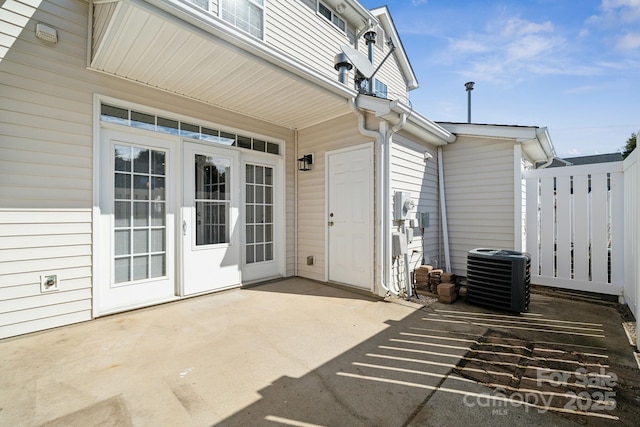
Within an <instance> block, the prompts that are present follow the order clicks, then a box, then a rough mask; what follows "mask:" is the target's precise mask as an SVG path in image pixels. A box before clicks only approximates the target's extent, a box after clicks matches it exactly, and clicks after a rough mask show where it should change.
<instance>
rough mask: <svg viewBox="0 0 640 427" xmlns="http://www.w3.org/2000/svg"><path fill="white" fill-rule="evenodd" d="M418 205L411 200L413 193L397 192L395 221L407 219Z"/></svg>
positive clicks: (395, 196)
mask: <svg viewBox="0 0 640 427" xmlns="http://www.w3.org/2000/svg"><path fill="white" fill-rule="evenodd" d="M415 205H416V203H415V202H414V201H413V199H412V198H411V193H409V192H406V191H396V193H395V194H394V210H393V219H395V220H403V219H407V214H408V213H409V211H410V210H411V209H413V208H414V207H415Z"/></svg>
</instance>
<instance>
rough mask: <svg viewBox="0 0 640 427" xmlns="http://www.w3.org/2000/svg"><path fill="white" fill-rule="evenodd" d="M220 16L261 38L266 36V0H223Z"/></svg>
mask: <svg viewBox="0 0 640 427" xmlns="http://www.w3.org/2000/svg"><path fill="white" fill-rule="evenodd" d="M220 16H221V17H222V19H223V20H225V21H227V22H228V23H230V24H231V25H233V26H235V27H237V28H239V29H241V30H242V31H246V32H247V33H249V34H251V35H252V36H254V37H257V38H259V39H260V40H262V39H263V37H264V0H221V1H220Z"/></svg>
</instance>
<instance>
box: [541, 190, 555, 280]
mask: <svg viewBox="0 0 640 427" xmlns="http://www.w3.org/2000/svg"><path fill="white" fill-rule="evenodd" d="M540 181H541V184H542V187H541V192H540V270H541V275H542V276H546V277H554V268H553V264H554V256H553V252H554V234H553V229H554V226H555V224H554V222H555V221H554V209H553V204H554V196H553V181H554V178H542V179H541V180H540Z"/></svg>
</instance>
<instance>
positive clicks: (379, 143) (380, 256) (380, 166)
mask: <svg viewBox="0 0 640 427" xmlns="http://www.w3.org/2000/svg"><path fill="white" fill-rule="evenodd" d="M349 106H350V107H351V109H352V110H353V112H354V113H355V115H356V117H357V118H358V130H359V131H360V134H361V135H364V136H368V137H370V138H375V141H376V153H375V154H376V155H375V168H376V171H380V172H379V173H376V174H375V179H376V181H375V188H376V189H378V188H381V189H382V195H381V196H380V197H377V198H376V206H375V222H376V224H379V225H380V226H379V229H380V232H379V233H378V235H377V236H376V239H377V244H376V247H377V248H381V250H380V251H378V252H377V255H376V262H375V265H376V271H375V273H376V274H375V279H376V280H375V281H376V283H380V286H381V287H382V289H384V290H385V291H386V292H387V295H389V294H393V295H394V296H399V294H398V292H396V291H394V290H392V289H391V286H390V285H389V284H390V283H391V266H390V265H387V261H388V259H389V255H390V254H391V252H390V250H389V249H390V241H391V239H390V235H391V233H390V229H389V225H388V224H387V223H388V222H389V221H388V219H389V218H390V216H389V213H390V203H389V200H388V194H389V193H388V186H387V185H385V184H384V183H383V182H386V180H384V179H383V177H385V176H386V175H387V173H386V170H385V167H384V164H385V163H386V160H383V157H384V158H385V159H386V151H388V150H385V147H384V145H385V133H386V130H385V126H386V121H382V122H381V123H380V130H379V131H374V130H371V129H367V127H366V123H365V116H364V113H363V112H362V111H360V110H358V107H356V103H355V98H351V99H350V100H349ZM385 202H386V204H385Z"/></svg>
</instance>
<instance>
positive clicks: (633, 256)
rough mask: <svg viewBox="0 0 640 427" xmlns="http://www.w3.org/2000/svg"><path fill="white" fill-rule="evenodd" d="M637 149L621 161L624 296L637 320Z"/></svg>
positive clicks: (639, 246)
mask: <svg viewBox="0 0 640 427" xmlns="http://www.w3.org/2000/svg"><path fill="white" fill-rule="evenodd" d="M638 167H639V165H638V150H634V151H633V152H632V153H631V154H630V155H629V156H628V157H627V158H626V159H625V160H624V162H623V170H624V234H625V240H624V276H625V284H624V297H625V301H626V302H627V304H628V305H629V308H630V309H631V311H632V312H633V315H634V316H635V318H636V320H638V314H639V313H638V307H639V306H640V292H639V291H638V290H639V289H640V275H639V274H638V264H639V263H640V262H639V261H640V259H639V258H640V238H639V234H640V227H639V224H638V222H639V221H640V219H639V218H638V215H639V214H640V212H639V209H638V204H639V203H640V173H639V172H638ZM638 345H639V347H638V348H640V328H638Z"/></svg>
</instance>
